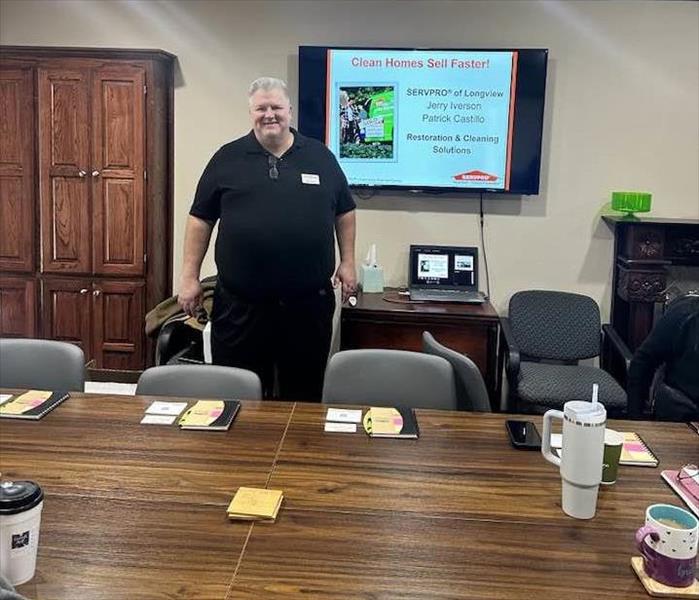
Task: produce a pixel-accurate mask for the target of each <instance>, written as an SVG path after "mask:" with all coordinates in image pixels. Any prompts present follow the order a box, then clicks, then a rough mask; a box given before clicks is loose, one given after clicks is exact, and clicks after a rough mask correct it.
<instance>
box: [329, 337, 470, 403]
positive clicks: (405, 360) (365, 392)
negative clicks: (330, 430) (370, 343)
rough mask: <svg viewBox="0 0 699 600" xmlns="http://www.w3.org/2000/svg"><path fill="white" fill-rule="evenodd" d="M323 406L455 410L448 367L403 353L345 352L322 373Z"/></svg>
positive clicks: (435, 359) (427, 357)
mask: <svg viewBox="0 0 699 600" xmlns="http://www.w3.org/2000/svg"><path fill="white" fill-rule="evenodd" d="M323 402H324V403H326V404H364V405H370V406H396V405H398V404H401V405H404V406H410V407H411V408H437V409H443V410H456V407H457V402H456V383H455V380H454V370H453V369H452V367H451V365H450V364H449V363H448V362H447V361H446V360H445V359H443V358H440V357H439V356H430V355H428V354H421V353H419V352H407V351H405V350H345V351H344V352H338V353H337V354H334V355H333V356H332V358H331V359H330V362H329V363H328V367H327V369H326V370H325V382H324V385H323Z"/></svg>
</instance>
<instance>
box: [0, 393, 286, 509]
mask: <svg viewBox="0 0 699 600" xmlns="http://www.w3.org/2000/svg"><path fill="white" fill-rule="evenodd" d="M156 399H158V398H156V397H148V396H143V397H133V396H132V397H128V396H100V395H87V394H80V395H78V394H73V395H72V397H71V398H70V399H68V400H67V401H66V402H64V403H63V404H62V405H61V406H59V407H58V408H57V409H55V410H53V411H52V412H50V413H49V414H48V415H46V416H45V417H44V418H43V419H41V420H40V421H21V420H11V419H1V420H0V446H1V447H2V452H1V453H0V471H1V472H2V473H3V477H5V478H7V479H33V480H36V481H39V482H40V483H41V485H42V486H43V487H46V488H47V489H48V490H50V492H51V493H52V494H64V493H65V494H81V493H83V492H84V491H87V492H89V493H90V495H92V496H102V497H109V498H130V497H133V495H134V494H136V495H138V497H139V498H142V499H152V500H160V501H181V502H191V501H192V500H193V499H195V500H196V502H199V503H213V504H217V505H219V506H221V505H224V504H225V505H227V504H228V502H230V499H231V496H232V493H233V492H234V491H235V490H236V489H237V488H238V486H241V485H246V486H252V487H264V486H265V484H266V481H267V477H268V475H269V471H270V468H271V465H272V462H273V460H274V457H275V455H276V453H277V450H278V446H279V443H280V441H281V439H282V434H283V433H284V430H285V427H286V425H287V422H288V420H289V415H290V414H291V410H292V408H293V404H291V403H285V402H252V401H251V402H245V404H244V406H243V407H242V408H241V410H240V412H239V414H238V415H237V417H236V419H235V421H234V422H233V424H232V425H231V428H230V429H229V430H228V431H223V432H222V431H185V430H181V429H179V428H178V427H177V426H176V425H172V426H161V425H141V424H140V421H141V418H142V417H143V415H144V411H145V409H146V408H147V407H148V405H149V404H150V403H151V402H152V401H153V400H156ZM159 399H160V400H163V398H159ZM167 400H174V401H176V400H178V399H177V398H168V399H167ZM180 400H181V401H185V400H187V399H186V398H182V399H180ZM189 402H190V403H191V402H192V400H191V399H189Z"/></svg>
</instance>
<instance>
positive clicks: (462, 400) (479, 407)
mask: <svg viewBox="0 0 699 600" xmlns="http://www.w3.org/2000/svg"><path fill="white" fill-rule="evenodd" d="M422 351H423V352H426V353H427V354H433V355H434V356H441V357H442V358H443V359H445V360H447V361H449V363H450V364H451V366H452V368H453V369H454V375H455V376H456V398H457V402H458V407H459V409H460V410H472V411H475V412H491V407H490V398H489V397H488V390H487V389H486V387H485V382H484V381H483V376H482V375H481V372H480V370H479V369H478V367H477V366H476V363H474V362H473V361H472V360H471V359H470V358H469V357H468V356H466V355H465V354H461V353H459V352H456V351H455V350H452V349H451V348H447V347H446V346H442V344H440V343H439V342H438V341H437V340H435V339H434V337H433V336H432V335H431V334H430V333H429V332H427V331H423V333H422Z"/></svg>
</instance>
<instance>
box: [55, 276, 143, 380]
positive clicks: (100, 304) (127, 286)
mask: <svg viewBox="0 0 699 600" xmlns="http://www.w3.org/2000/svg"><path fill="white" fill-rule="evenodd" d="M144 285H145V284H144V283H143V282H130V281H117V280H106V279H105V280H100V281H96V280H93V279H86V278H85V279H80V278H58V277H51V278H44V279H43V281H42V304H43V306H44V321H43V324H44V331H43V334H44V337H46V338H50V339H54V340H62V341H64V342H71V343H73V344H76V345H78V346H80V347H81V348H82V349H83V352H84V353H85V356H86V357H87V356H89V357H91V359H93V360H94V361H95V365H101V366H102V367H104V368H109V369H140V368H142V362H143V326H142V322H141V320H140V319H134V318H133V315H140V314H143V290H144Z"/></svg>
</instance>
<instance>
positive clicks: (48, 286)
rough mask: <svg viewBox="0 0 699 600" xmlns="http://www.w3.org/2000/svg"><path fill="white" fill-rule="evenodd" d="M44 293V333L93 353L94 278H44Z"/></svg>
mask: <svg viewBox="0 0 699 600" xmlns="http://www.w3.org/2000/svg"><path fill="white" fill-rule="evenodd" d="M41 295H42V307H43V315H42V325H43V331H42V333H43V337H45V338H48V339H52V340H60V341H63V342H70V343H72V344H76V345H78V346H80V347H81V348H82V350H83V352H84V353H85V357H86V358H87V357H92V356H93V351H92V335H91V332H92V319H91V315H90V313H91V305H92V280H91V279H67V278H64V279H53V278H44V279H43V280H42V282H41Z"/></svg>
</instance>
